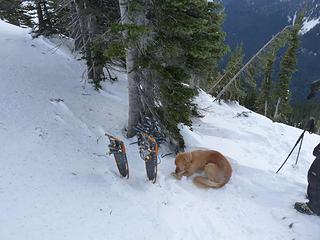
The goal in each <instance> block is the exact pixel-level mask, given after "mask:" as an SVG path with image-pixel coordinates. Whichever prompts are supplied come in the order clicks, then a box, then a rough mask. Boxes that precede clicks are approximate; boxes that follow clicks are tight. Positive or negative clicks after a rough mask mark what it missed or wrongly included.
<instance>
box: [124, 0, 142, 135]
mask: <svg viewBox="0 0 320 240" xmlns="http://www.w3.org/2000/svg"><path fill="white" fill-rule="evenodd" d="M119 5H120V13H121V21H122V24H130V23H131V21H130V20H129V15H128V9H129V8H128V1H127V0H119ZM137 58H138V49H137V48H134V47H130V48H128V49H127V51H126V66H127V75H128V91H129V116H128V127H127V137H129V138H130V137H133V136H134V135H135V134H136V130H135V129H134V128H135V127H136V126H137V124H138V123H139V121H140V120H141V114H142V102H141V98H140V94H139V86H140V81H139V77H138V74H137V72H136V69H135V67H136V61H137Z"/></svg>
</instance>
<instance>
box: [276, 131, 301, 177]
mask: <svg viewBox="0 0 320 240" xmlns="http://www.w3.org/2000/svg"><path fill="white" fill-rule="evenodd" d="M305 132H306V130H304V131H303V133H302V134H301V135H300V137H299V138H298V140H297V142H296V144H295V145H294V147H293V148H292V150H291V152H290V153H289V155H288V157H287V158H286V160H285V161H284V162H283V163H282V165H281V166H280V168H279V169H278V170H277V172H276V173H278V172H279V171H280V170H281V168H282V167H283V166H284V165H285V164H286V162H287V161H288V159H289V157H290V156H291V154H292V152H293V151H294V149H295V148H296V146H297V145H298V144H299V142H300V141H301V140H302V138H303V136H304V133H305Z"/></svg>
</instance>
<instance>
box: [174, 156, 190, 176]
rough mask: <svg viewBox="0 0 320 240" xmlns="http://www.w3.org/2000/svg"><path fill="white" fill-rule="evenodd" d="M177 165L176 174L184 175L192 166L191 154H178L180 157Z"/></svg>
mask: <svg viewBox="0 0 320 240" xmlns="http://www.w3.org/2000/svg"><path fill="white" fill-rule="evenodd" d="M175 164H176V170H175V173H176V174H178V175H182V174H184V173H185V172H186V171H187V169H188V168H189V166H190V164H191V153H187V152H184V153H178V155H177V156H176V160H175Z"/></svg>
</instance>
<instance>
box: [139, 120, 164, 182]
mask: <svg viewBox="0 0 320 240" xmlns="http://www.w3.org/2000/svg"><path fill="white" fill-rule="evenodd" d="M136 130H137V138H138V145H139V153H140V157H141V158H142V160H144V161H145V165H146V172H147V177H148V179H149V180H150V181H152V182H153V183H155V182H156V180H157V168H158V146H159V144H160V143H162V142H164V141H165V135H164V134H163V133H162V132H161V129H160V127H159V126H158V124H157V122H156V121H153V120H152V119H150V118H148V117H146V118H145V119H144V121H143V122H142V123H139V124H138V125H137V127H136Z"/></svg>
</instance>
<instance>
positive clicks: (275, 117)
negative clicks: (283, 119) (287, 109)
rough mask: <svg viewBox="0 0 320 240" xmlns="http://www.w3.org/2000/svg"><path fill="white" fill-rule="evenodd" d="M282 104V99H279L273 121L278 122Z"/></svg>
mask: <svg viewBox="0 0 320 240" xmlns="http://www.w3.org/2000/svg"><path fill="white" fill-rule="evenodd" d="M280 102H281V98H278V101H277V105H276V110H275V111H274V116H273V120H277V118H278V115H279V107H280Z"/></svg>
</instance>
